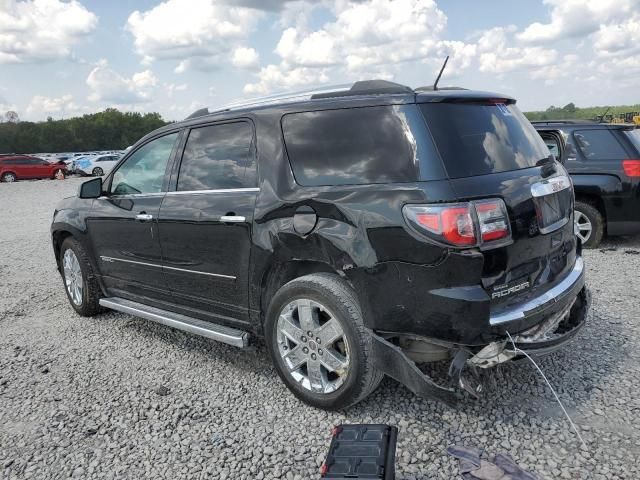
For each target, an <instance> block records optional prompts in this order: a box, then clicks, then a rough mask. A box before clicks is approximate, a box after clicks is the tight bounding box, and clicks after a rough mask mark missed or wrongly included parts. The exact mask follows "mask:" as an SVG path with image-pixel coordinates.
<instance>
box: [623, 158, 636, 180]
mask: <svg viewBox="0 0 640 480" xmlns="http://www.w3.org/2000/svg"><path fill="white" fill-rule="evenodd" d="M622 168H623V169H624V173H625V174H626V175H627V176H628V177H640V160H623V161H622Z"/></svg>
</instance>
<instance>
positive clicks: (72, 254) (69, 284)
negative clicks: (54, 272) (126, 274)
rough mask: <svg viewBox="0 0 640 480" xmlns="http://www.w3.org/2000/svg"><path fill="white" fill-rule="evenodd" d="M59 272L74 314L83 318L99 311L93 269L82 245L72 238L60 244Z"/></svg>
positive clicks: (98, 291) (97, 292) (98, 298)
mask: <svg viewBox="0 0 640 480" xmlns="http://www.w3.org/2000/svg"><path fill="white" fill-rule="evenodd" d="M60 272H61V274H62V280H63V282H64V287H65V291H66V292H67V298H68V299H69V303H71V306H72V307H73V309H74V310H75V311H76V312H78V313H79V314H80V315H82V316H83V317H90V316H92V315H95V314H96V313H98V312H100V311H101V307H100V304H99V303H98V302H99V300H100V297H101V293H100V286H99V285H98V281H97V280H96V277H95V274H94V272H93V267H92V266H91V263H89V259H88V257H87V254H86V252H85V251H84V248H83V247H82V245H81V244H80V242H78V241H77V240H76V239H75V238H73V237H68V238H67V239H65V241H64V242H62V247H61V248H60Z"/></svg>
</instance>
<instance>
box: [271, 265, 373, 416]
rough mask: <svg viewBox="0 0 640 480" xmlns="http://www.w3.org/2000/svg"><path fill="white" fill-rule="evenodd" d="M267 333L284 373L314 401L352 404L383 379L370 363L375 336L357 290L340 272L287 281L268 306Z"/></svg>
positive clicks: (334, 406)
mask: <svg viewBox="0 0 640 480" xmlns="http://www.w3.org/2000/svg"><path fill="white" fill-rule="evenodd" d="M265 334H266V338H267V348H268V349H269V353H270V355H271V357H272V359H273V362H274V364H275V366H276V368H277V370H278V374H279V375H280V378H282V380H283V381H284V383H285V384H286V385H287V387H288V388H289V389H290V390H291V391H292V392H293V393H294V395H296V396H297V397H298V398H299V399H301V400H302V401H304V402H305V403H308V404H309V405H312V406H314V407H318V408H324V409H328V410H337V409H341V408H345V407H348V406H350V405H353V404H355V403H357V402H359V401H361V400H363V399H364V398H365V397H367V396H368V395H369V394H370V393H371V392H373V391H374V390H375V388H376V387H377V386H378V385H379V384H380V381H381V380H382V377H383V374H382V373H380V372H379V371H378V370H376V369H375V368H374V367H373V366H372V365H371V359H370V357H369V352H370V350H371V338H370V336H369V335H368V334H367V331H366V329H365V327H364V323H363V319H362V312H361V309H360V305H359V303H358V301H357V299H356V296H355V293H354V292H353V290H352V289H351V287H349V285H348V284H347V283H346V282H345V281H344V280H342V279H340V278H339V277H337V276H336V275H332V274H326V273H320V274H312V275H306V276H304V277H301V278H298V279H295V280H292V281H291V282H289V283H287V284H286V285H284V286H283V287H282V288H281V289H280V290H279V291H278V292H277V293H276V295H275V296H274V297H273V300H272V301H271V305H270V306H269V311H268V313H267V319H266V323H265Z"/></svg>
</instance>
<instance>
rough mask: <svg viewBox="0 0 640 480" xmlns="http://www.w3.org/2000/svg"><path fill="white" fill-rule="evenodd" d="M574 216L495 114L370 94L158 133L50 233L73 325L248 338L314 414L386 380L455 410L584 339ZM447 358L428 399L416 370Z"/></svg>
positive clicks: (504, 112) (239, 113) (465, 97)
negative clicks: (485, 374) (497, 377)
mask: <svg viewBox="0 0 640 480" xmlns="http://www.w3.org/2000/svg"><path fill="white" fill-rule="evenodd" d="M573 201H574V200H573V189H572V185H571V182H570V179H569V177H568V176H567V172H566V170H565V169H564V167H563V166H562V165H561V164H560V163H558V162H556V161H555V160H554V158H553V156H551V155H550V153H549V150H548V149H547V147H546V146H545V144H544V142H543V141H542V139H541V138H540V137H539V136H538V134H537V133H536V131H535V130H534V129H533V127H532V126H531V124H530V123H529V122H528V121H527V120H526V119H525V118H524V116H523V115H522V114H521V113H520V111H519V110H518V108H517V107H516V106H515V100H514V99H513V98H509V97H506V96H504V95H499V94H495V93H484V92H477V91H470V90H464V89H453V88H450V89H434V88H433V87H431V88H425V87H423V88H418V89H416V90H413V89H411V88H409V87H406V86H403V85H399V84H396V83H391V82H386V81H380V80H372V81H364V82H356V83H355V84H353V86H351V87H350V88H347V89H334V90H331V89H327V90H324V91H316V92H313V93H309V94H297V95H292V96H289V97H272V98H267V99H263V100H260V101H255V102H253V103H245V104H236V105H233V106H230V107H228V108H224V109H222V110H218V111H215V112H212V113H210V112H209V111H208V110H206V109H203V110H199V111H198V112H195V113H194V114H193V115H191V116H190V117H189V118H187V119H186V120H185V121H183V122H179V123H174V124H171V125H167V126H166V127H163V128H161V129H159V130H156V131H154V132H152V133H150V134H149V135H147V136H146V137H144V138H143V139H141V140H140V141H139V142H138V143H137V144H136V145H135V146H134V147H133V148H132V149H131V150H130V151H129V152H128V153H127V154H126V155H125V156H124V157H123V158H122V160H121V161H120V162H119V164H118V165H117V166H116V167H115V168H114V169H113V171H112V172H111V173H110V174H109V175H107V176H106V177H105V178H104V179H101V178H95V179H92V180H89V181H88V182H85V183H84V184H83V185H82V186H81V188H80V191H79V194H78V196H77V198H67V199H64V200H63V201H62V202H61V203H60V205H58V206H57V209H56V210H55V213H54V218H53V224H52V227H51V232H52V239H53V248H54V252H55V258H56V262H57V264H58V268H59V270H60V273H61V275H62V278H63V281H64V285H65V288H66V293H67V296H68V298H69V301H70V303H71V305H72V307H73V308H74V309H75V310H76V312H78V313H79V314H80V315H85V316H89V315H94V314H96V313H98V312H100V311H101V310H102V309H104V308H109V309H113V310H118V311H121V312H126V313H129V314H131V315H136V316H139V317H142V318H146V319H149V320H152V321H156V322H159V323H162V324H165V325H169V326H172V327H175V328H179V329H182V330H186V331H188V332H192V333H196V334H200V335H203V336H205V337H209V338H212V339H215V340H218V341H222V342H226V343H229V344H231V345H235V346H238V347H241V348H242V347H246V346H247V345H248V344H249V343H250V342H251V341H253V340H255V339H256V338H259V337H264V339H265V341H266V346H267V349H268V352H269V354H270V356H271V358H272V360H273V362H274V364H275V366H276V369H277V371H278V373H279V375H280V377H281V378H282V380H283V381H284V383H285V384H286V385H287V387H288V388H289V389H291V391H292V392H293V393H294V394H295V395H296V396H297V397H299V398H300V399H301V400H303V401H305V402H307V403H308V404H310V405H313V406H316V407H321V408H327V409H339V408H344V407H347V406H349V405H352V404H354V403H356V402H358V401H360V400H362V399H364V398H365V397H366V396H367V395H369V394H370V393H371V392H372V391H373V390H374V389H375V388H376V387H377V386H378V384H379V383H380V381H381V379H382V378H383V376H384V375H388V376H390V377H393V378H395V379H396V380H398V381H400V382H402V383H404V384H405V385H407V386H408V387H409V388H410V389H411V390H412V391H413V392H415V393H416V394H419V395H422V396H426V397H431V398H437V399H439V400H442V401H444V402H447V403H453V402H455V401H456V399H458V398H459V397H460V394H461V390H459V389H458V388H455V387H453V385H456V386H457V387H462V389H464V390H466V391H468V392H470V393H471V394H474V395H475V394H476V393H477V392H478V391H479V390H480V386H479V385H476V384H474V382H473V381H472V380H470V379H469V378H470V377H469V375H467V374H466V372H467V370H466V368H465V367H467V366H469V365H473V366H476V367H480V368H490V367H492V366H494V365H497V364H499V363H501V362H505V361H508V360H511V359H513V358H515V357H518V353H519V352H518V351H517V349H516V348H515V347H517V348H519V349H521V350H523V351H526V352H528V353H530V354H532V355H541V354H546V353H548V352H551V351H553V350H555V349H556V348H558V347H560V346H561V345H563V344H565V343H566V342H567V341H568V340H569V339H571V338H572V337H573V336H574V335H575V334H576V333H577V331H578V330H579V329H580V328H581V327H582V326H583V325H584V323H585V319H586V313H587V310H588V308H589V298H590V297H589V294H588V291H587V289H586V287H585V283H584V265H583V261H582V257H581V246H580V243H579V241H578V239H577V237H576V235H575V232H574V222H573V218H572V216H573ZM509 336H511V339H512V341H511V339H509V338H508V337H509ZM445 360H448V361H450V362H451V365H450V369H449V373H450V375H451V376H452V379H450V380H447V381H445V382H441V383H444V385H442V384H438V383H436V382H435V381H434V380H433V379H431V378H430V377H429V376H427V375H426V374H424V373H423V372H422V371H421V370H420V369H419V368H418V367H417V366H416V365H417V364H420V363H425V362H433V361H445Z"/></svg>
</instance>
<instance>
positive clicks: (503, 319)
mask: <svg viewBox="0 0 640 480" xmlns="http://www.w3.org/2000/svg"><path fill="white" fill-rule="evenodd" d="M583 272H584V260H583V259H582V257H577V258H576V263H575V264H574V266H573V270H571V272H569V274H568V275H567V276H566V277H565V278H564V279H562V281H560V283H558V284H557V285H555V286H554V287H552V288H550V289H549V290H547V291H546V292H545V293H543V294H542V295H540V296H538V297H536V298H533V299H531V300H529V301H528V302H526V303H524V304H520V305H516V306H514V307H513V308H510V309H508V310H506V311H504V312H501V313H499V314H493V315H491V316H490V317H489V324H490V325H491V326H496V325H503V324H505V323H508V322H513V321H514V320H521V319H523V318H525V317H526V314H527V312H530V311H531V310H534V309H536V308H539V307H542V306H545V305H547V304H552V303H553V302H555V301H556V298H558V297H561V296H562V294H563V293H564V292H565V291H567V290H569V289H570V288H571V287H573V286H574V285H575V284H576V283H577V282H579V281H580V279H581V278H582V279H583V278H584V277H583Z"/></svg>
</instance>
